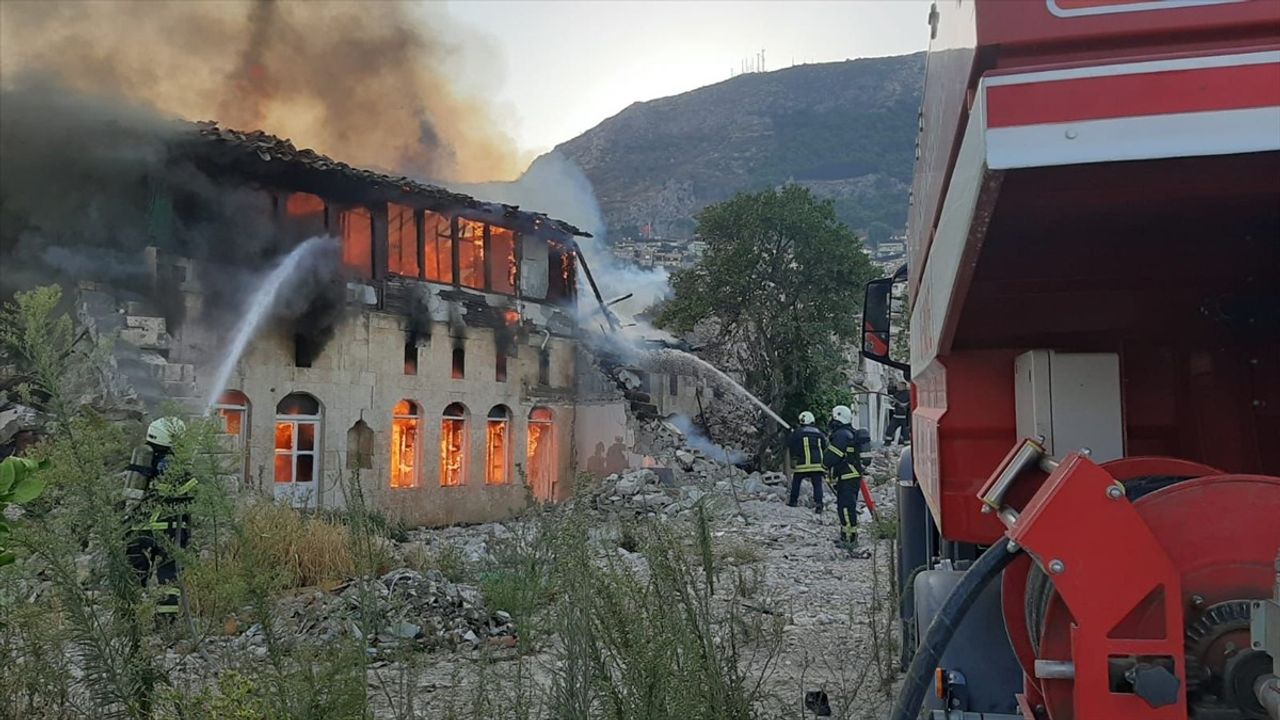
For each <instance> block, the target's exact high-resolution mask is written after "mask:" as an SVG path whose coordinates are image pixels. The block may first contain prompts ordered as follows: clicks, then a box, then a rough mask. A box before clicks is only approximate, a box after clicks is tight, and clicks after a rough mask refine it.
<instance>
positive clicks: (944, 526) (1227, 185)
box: [908, 0, 1280, 544]
mask: <svg viewBox="0 0 1280 720" xmlns="http://www.w3.org/2000/svg"><path fill="white" fill-rule="evenodd" d="M939 6H941V10H940V11H938V10H935V13H934V17H933V24H934V26H935V29H936V30H935V32H936V34H935V38H934V46H932V47H931V50H930V56H929V63H928V69H927V73H926V81H925V82H926V86H925V101H924V107H923V109H922V114H921V122H922V132H921V136H920V140H919V144H918V152H917V155H918V158H917V168H916V178H915V182H914V186H913V201H912V202H913V205H912V209H911V213H910V220H909V227H908V238H909V243H908V244H909V253H910V256H909V263H910V280H911V284H910V297H911V330H912V332H911V367H912V372H913V381H914V384H915V412H914V414H913V433H912V434H913V442H914V444H915V445H914V462H915V466H916V474H917V476H918V478H919V482H920V485H921V488H922V490H923V492H924V494H925V497H926V500H927V502H928V504H929V507H930V509H931V511H932V512H933V514H934V516H935V519H936V520H937V523H938V525H939V529H940V532H941V534H942V536H943V537H944V538H946V539H949V540H954V541H962V542H973V543H983V544H985V543H990V542H992V541H994V540H995V538H997V537H999V536H1000V535H1001V534H1002V532H1003V530H1004V528H1003V526H1002V525H1001V524H1000V523H999V522H998V521H996V520H995V518H993V517H991V516H990V515H983V514H981V513H980V504H979V503H978V501H977V499H976V498H975V493H976V492H977V490H978V489H979V488H981V486H982V484H983V483H984V482H985V480H986V479H987V478H988V476H989V475H990V473H991V472H992V470H993V469H994V468H995V467H996V466H997V465H998V464H999V462H1000V460H1001V459H1002V458H1003V457H1004V455H1005V453H1006V452H1007V451H1008V448H1009V447H1011V446H1012V445H1013V444H1014V443H1016V442H1017V441H1018V437H1017V427H1016V426H1017V419H1016V410H1015V403H1014V394H1015V393H1014V362H1015V358H1016V357H1017V356H1019V355H1021V354H1022V353H1024V352H1026V351H1028V350H1036V349H1046V350H1057V351H1066V352H1080V353H1114V354H1116V355H1117V356H1118V357H1119V359H1120V360H1119V362H1120V379H1121V382H1120V389H1119V392H1120V396H1121V397H1120V398H1119V403H1120V406H1121V408H1122V414H1123V431H1124V448H1125V452H1126V454H1127V455H1129V456H1135V455H1149V454H1155V455H1168V456H1173V457H1180V458H1185V459H1188V460H1195V461H1198V462H1202V463H1205V464H1207V465H1211V466H1213V467H1217V468H1220V469H1222V470H1224V471H1228V472H1241V473H1245V472H1249V473H1270V474H1276V473H1280V441H1278V440H1280V3H1273V2H1258V1H1256V0H1240V1H1239V2H1231V1H1223V2H1218V1H1214V0H1207V1H1204V2H1196V1H1194V0H1192V1H1189V2H1185V3H1182V2H1177V1H1176V0H1175V1H1174V2H1168V1H1166V2H1159V3H1156V2H1128V1H1117V0H1028V1H1027V2H999V0H991V1H984V0H976V1H974V2H966V1H963V0H962V1H961V2H958V3H951V2H946V3H939Z"/></svg>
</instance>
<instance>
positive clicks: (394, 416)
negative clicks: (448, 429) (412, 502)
mask: <svg viewBox="0 0 1280 720" xmlns="http://www.w3.org/2000/svg"><path fill="white" fill-rule="evenodd" d="M420 416H421V413H420V412H419V410H418V404H417V403H415V402H414V401H412V400H401V401H400V402H398V403H396V407H395V409H394V410H392V412H391V487H393V488H412V487H418V428H419V427H420V426H421V423H422V418H421V417H420Z"/></svg>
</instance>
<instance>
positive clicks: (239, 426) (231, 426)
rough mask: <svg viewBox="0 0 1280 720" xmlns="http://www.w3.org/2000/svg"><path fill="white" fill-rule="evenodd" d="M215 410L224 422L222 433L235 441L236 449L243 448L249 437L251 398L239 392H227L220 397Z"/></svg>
mask: <svg viewBox="0 0 1280 720" xmlns="http://www.w3.org/2000/svg"><path fill="white" fill-rule="evenodd" d="M213 410H214V412H216V413H217V414H218V418H219V419H221V420H222V433H223V434H224V435H228V436H230V437H232V438H234V439H235V445H236V449H241V448H243V447H244V442H245V440H246V439H248V437H249V397H248V396H247V395H245V394H244V393H242V392H240V391H239V390H227V391H226V392H224V393H222V394H221V395H219V396H218V401H217V402H215V403H214V404H213Z"/></svg>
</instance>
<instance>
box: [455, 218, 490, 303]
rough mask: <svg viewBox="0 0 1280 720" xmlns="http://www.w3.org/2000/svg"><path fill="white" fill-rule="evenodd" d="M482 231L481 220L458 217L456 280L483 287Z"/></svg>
mask: <svg viewBox="0 0 1280 720" xmlns="http://www.w3.org/2000/svg"><path fill="white" fill-rule="evenodd" d="M484 232H485V225H484V223H482V222H476V221H474V220H467V219H466V218H458V282H460V283H462V285H464V286H466V287H469V288H475V289H477V290H483V289H484Z"/></svg>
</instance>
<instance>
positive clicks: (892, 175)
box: [556, 53, 924, 240]
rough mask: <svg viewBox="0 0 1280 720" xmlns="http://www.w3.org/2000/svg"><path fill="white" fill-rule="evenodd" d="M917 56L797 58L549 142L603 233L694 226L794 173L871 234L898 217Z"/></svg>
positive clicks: (915, 104) (899, 224) (916, 90)
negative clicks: (586, 181) (585, 193)
mask: <svg viewBox="0 0 1280 720" xmlns="http://www.w3.org/2000/svg"><path fill="white" fill-rule="evenodd" d="M923 77H924V55H923V53H917V54H914V55H904V56H900V57H888V58H872V59H865V60H848V61H845V62H835V63H823V64H817V65H801V66H797V67H792V68H787V69H785V70H776V71H774V72H768V73H754V74H747V75H740V76H738V77H736V78H733V79H731V80H727V81H725V82H721V83H717V84H715V85H710V86H707V87H704V88H699V89H697V90H693V91H691V92H687V93H683V94H681V95H675V96H672V97H667V98H662V99H659V100H652V101H649V102H642V103H635V104H633V105H631V106H630V107H628V108H627V109H625V110H623V111H622V112H620V113H618V114H617V115H615V116H613V117H611V118H609V119H608V120H605V121H604V122H602V123H600V124H599V125H597V126H596V127H594V128H592V129H591V130H588V131H587V132H585V133H583V134H582V135H580V136H578V137H576V138H574V139H572V140H570V141H568V142H565V143H563V144H561V145H560V146H558V147H557V148H556V151H558V152H560V153H563V154H564V155H565V156H567V157H568V158H569V159H570V160H573V161H574V162H576V163H577V164H578V165H579V166H580V167H581V168H582V170H583V171H584V172H585V173H586V175H587V177H588V178H590V180H591V182H592V184H593V185H594V186H595V192H596V196H597V198H598V199H599V201H600V205H601V209H602V211H603V213H604V219H605V222H606V224H607V226H608V229H609V234H610V236H611V237H621V236H624V235H631V234H635V233H637V232H638V231H639V229H640V228H641V227H643V226H644V225H645V224H646V223H650V222H652V223H653V226H654V231H655V232H656V233H658V234H660V235H667V236H674V237H681V236H688V235H689V234H691V232H692V230H693V227H694V217H695V215H696V214H697V212H698V211H699V210H700V209H702V208H703V207H704V206H706V205H707V204H709V203H713V202H716V201H719V200H723V199H725V198H727V197H730V196H732V195H733V194H734V193H736V192H739V191H742V190H757V189H761V188H765V187H770V186H774V185H778V184H780V183H784V182H787V181H795V182H799V183H803V184H804V185H807V186H809V187H810V188H812V189H813V190H814V192H816V193H817V194H819V195H820V196H822V197H829V198H832V199H833V200H835V203H836V208H837V210H838V212H839V214H840V216H841V217H842V218H843V219H844V220H845V222H847V223H849V225H850V226H852V227H854V228H855V229H857V230H858V231H859V232H860V233H861V234H870V236H871V237H872V238H873V239H875V240H879V239H880V238H881V237H884V236H886V235H888V234H890V233H892V232H898V231H900V230H901V229H902V228H903V226H904V224H905V222H906V213H907V195H908V190H909V186H910V181H911V167H912V160H913V157H914V147H915V134H916V125H917V121H916V115H917V111H918V110H919V106H920V92H921V87H922V83H923Z"/></svg>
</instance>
